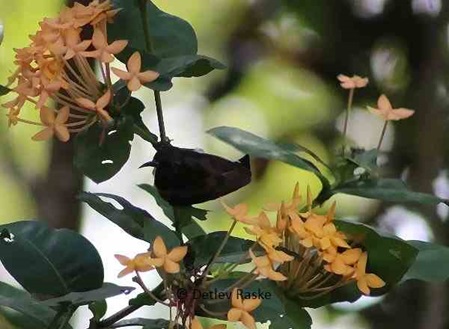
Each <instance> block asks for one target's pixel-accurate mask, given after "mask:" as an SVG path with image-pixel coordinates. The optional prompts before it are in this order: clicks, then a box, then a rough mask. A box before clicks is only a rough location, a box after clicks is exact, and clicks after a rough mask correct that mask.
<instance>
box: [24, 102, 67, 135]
mask: <svg viewBox="0 0 449 329" xmlns="http://www.w3.org/2000/svg"><path fill="white" fill-rule="evenodd" d="M40 117H41V121H42V123H43V124H44V125H46V126H47V127H46V128H45V129H43V130H41V131H39V132H38V133H37V134H36V135H34V136H33V137H32V139H33V140H35V141H43V140H47V139H50V138H51V137H53V135H56V137H58V139H59V140H60V141H62V142H67V141H68V140H69V139H70V133H69V130H68V128H67V126H66V122H67V120H68V119H69V108H68V106H64V107H63V108H61V109H60V110H59V111H58V114H57V115H56V116H55V111H54V110H53V109H50V108H48V107H46V106H44V107H42V108H41V110H40Z"/></svg>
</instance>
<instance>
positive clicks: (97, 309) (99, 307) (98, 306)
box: [89, 300, 108, 324]
mask: <svg viewBox="0 0 449 329" xmlns="http://www.w3.org/2000/svg"><path fill="white" fill-rule="evenodd" d="M89 310H90V311H91V312H92V319H91V324H92V322H94V323H95V322H98V321H100V320H101V319H102V318H103V317H104V316H105V315H106V312H107V311H108V304H107V303H106V301H105V300H99V301H96V302H92V303H90V304H89Z"/></svg>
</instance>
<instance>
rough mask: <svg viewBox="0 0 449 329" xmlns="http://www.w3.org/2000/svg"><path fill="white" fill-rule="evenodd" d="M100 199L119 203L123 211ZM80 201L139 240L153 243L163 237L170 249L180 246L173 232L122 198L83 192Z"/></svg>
mask: <svg viewBox="0 0 449 329" xmlns="http://www.w3.org/2000/svg"><path fill="white" fill-rule="evenodd" d="M100 197H104V198H108V199H112V200H114V201H116V202H118V203H119V204H120V206H122V207H123V209H117V208H116V207H114V205H112V204H111V203H109V202H105V201H103V200H101V198H100ZM79 199H80V200H81V201H83V202H86V203H87V204H88V205H89V206H90V207H92V208H93V209H94V210H96V211H97V212H99V213H100V214H101V215H103V216H104V217H106V218H107V219H109V220H110V221H111V222H113V223H114V224H116V225H118V226H120V227H121V228H122V229H123V230H124V231H125V232H126V233H128V234H129V235H131V236H133V237H135V238H137V239H140V240H144V241H147V242H150V243H152V242H153V240H154V239H155V238H156V237H157V236H161V237H162V238H163V239H164V242H165V244H166V245H167V246H168V247H169V248H172V247H175V246H178V245H179V240H178V238H177V237H176V234H175V233H174V232H173V231H172V230H170V229H169V228H168V227H167V226H165V225H164V224H162V223H161V222H159V221H158V220H156V219H155V218H154V217H153V216H151V215H150V214H149V213H148V212H147V211H145V210H143V209H141V208H138V207H135V206H133V205H132V204H131V203H129V202H128V201H127V200H125V199H124V198H122V197H119V196H117V195H113V194H105V193H96V194H94V193H87V192H83V193H81V194H80V196H79Z"/></svg>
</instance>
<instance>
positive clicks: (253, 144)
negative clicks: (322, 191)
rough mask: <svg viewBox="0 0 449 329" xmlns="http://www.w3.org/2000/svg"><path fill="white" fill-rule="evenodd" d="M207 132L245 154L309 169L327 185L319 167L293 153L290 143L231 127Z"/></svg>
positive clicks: (324, 185)
mask: <svg viewBox="0 0 449 329" xmlns="http://www.w3.org/2000/svg"><path fill="white" fill-rule="evenodd" d="M208 133H209V134H211V135H212V136H214V137H216V138H218V139H219V140H221V141H223V142H225V143H227V144H229V145H232V146H234V147H235V148H236V149H238V150H239V151H242V152H243V153H245V154H249V155H251V156H254V157H257V158H264V159H271V160H278V161H282V162H285V163H287V164H289V165H292V166H294V167H297V168H300V169H303V170H307V171H311V172H313V173H314V174H315V175H317V176H318V178H319V179H320V181H321V182H322V184H323V187H327V186H329V182H328V181H327V179H326V178H325V177H324V176H323V175H322V174H321V172H320V171H319V169H318V168H317V167H316V166H315V165H314V164H313V163H311V162H310V161H308V160H306V159H302V158H301V157H299V156H298V155H297V154H295V152H294V151H293V150H292V147H291V145H285V144H277V143H275V142H273V141H270V140H266V139H263V138H262V137H259V136H256V135H254V134H252V133H250V132H247V131H244V130H241V129H238V128H232V127H217V128H213V129H211V130H209V131H208Z"/></svg>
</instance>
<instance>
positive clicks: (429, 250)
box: [403, 241, 449, 282]
mask: <svg viewBox="0 0 449 329" xmlns="http://www.w3.org/2000/svg"><path fill="white" fill-rule="evenodd" d="M407 242H408V243H409V244H410V245H412V246H413V247H415V248H416V249H418V250H419V252H418V256H417V257H416V260H415V262H414V263H413V265H412V266H411V267H410V269H409V270H408V272H407V273H406V274H405V276H404V279H403V280H404V281H405V280H411V279H416V280H422V281H428V282H444V281H446V280H447V279H448V278H449V248H448V247H445V246H441V245H438V244H434V243H429V242H424V241H407Z"/></svg>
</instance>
